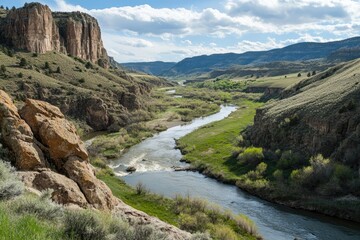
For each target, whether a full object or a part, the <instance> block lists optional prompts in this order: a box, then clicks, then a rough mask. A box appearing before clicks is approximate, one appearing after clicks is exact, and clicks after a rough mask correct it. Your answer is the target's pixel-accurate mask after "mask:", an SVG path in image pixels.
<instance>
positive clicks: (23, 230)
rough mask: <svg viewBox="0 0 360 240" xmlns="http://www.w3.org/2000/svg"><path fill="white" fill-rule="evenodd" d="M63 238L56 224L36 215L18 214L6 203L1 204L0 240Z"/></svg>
mask: <svg viewBox="0 0 360 240" xmlns="http://www.w3.org/2000/svg"><path fill="white" fill-rule="evenodd" d="M9 239H11V240H23V239H29V240H42V239H59V240H60V239H62V237H61V232H60V230H59V229H58V228H57V227H56V224H54V223H49V222H46V221H42V220H40V219H39V218H37V217H36V216H35V215H30V214H25V215H17V214H14V212H12V211H11V210H9V206H7V205H6V204H5V203H1V204H0V240H9Z"/></svg>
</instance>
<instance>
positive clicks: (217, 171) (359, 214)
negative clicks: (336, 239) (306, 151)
mask: <svg viewBox="0 0 360 240" xmlns="http://www.w3.org/2000/svg"><path fill="white" fill-rule="evenodd" d="M242 104H243V105H241V104H240V105H239V106H244V105H245V106H246V108H245V107H243V108H240V109H239V110H237V111H236V112H234V113H233V114H232V115H230V116H229V117H228V118H226V119H224V120H222V121H219V122H216V123H211V124H209V125H207V126H204V127H203V128H201V129H198V130H196V131H194V132H192V133H190V134H188V135H187V136H185V137H183V138H181V139H180V140H179V141H178V146H179V147H180V149H181V150H182V152H183V153H185V156H184V157H183V159H184V160H185V161H187V162H189V163H191V164H192V165H193V166H194V167H196V168H197V169H199V170H200V171H203V172H204V173H205V174H207V175H209V176H212V177H215V178H217V179H219V180H221V181H224V182H230V183H233V184H236V185H237V186H238V187H240V188H242V189H245V190H247V191H249V192H251V193H253V194H256V195H259V196H261V197H263V198H266V199H269V200H273V201H281V202H282V203H284V202H285V203H286V202H287V201H291V202H292V204H295V203H296V205H297V206H300V207H302V208H305V209H316V210H318V211H320V212H325V213H327V214H330V215H336V216H342V217H349V216H350V218H351V219H353V220H357V221H359V220H360V208H359V206H360V205H359V200H357V198H356V197H355V198H349V199H347V198H345V199H342V200H340V198H339V196H348V195H350V196H357V197H359V196H360V192H359V190H358V189H360V188H359V186H360V185H359V184H360V180H359V176H358V174H357V171H355V170H354V169H352V168H350V167H349V166H346V165H344V164H342V163H340V162H335V161H332V160H330V159H327V158H324V157H323V156H321V155H317V156H313V157H312V158H310V159H304V157H303V156H302V155H300V154H298V153H296V152H293V151H281V150H277V151H275V152H272V151H269V150H265V149H262V148H259V147H254V146H251V145H249V141H248V140H247V137H246V135H243V136H242V135H240V136H238V133H239V132H241V131H243V130H244V129H245V127H246V126H247V125H249V124H251V122H252V119H253V116H254V114H255V109H256V107H259V106H260V105H259V104H257V103H253V102H243V103H242ZM296 119H298V118H297V116H294V117H291V118H289V120H287V121H285V122H284V124H285V123H286V124H285V125H284V126H283V127H287V126H292V124H291V123H292V122H296V121H297V120H296ZM194 139H196V141H194ZM337 199H339V200H337Z"/></svg>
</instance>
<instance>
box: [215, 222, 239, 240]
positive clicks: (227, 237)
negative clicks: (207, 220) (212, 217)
mask: <svg viewBox="0 0 360 240" xmlns="http://www.w3.org/2000/svg"><path fill="white" fill-rule="evenodd" d="M212 235H213V236H214V238H215V239H221V240H237V239H238V237H237V235H236V233H235V232H234V230H232V229H231V228H230V227H229V226H226V225H216V226H215V227H214V228H213V234H212Z"/></svg>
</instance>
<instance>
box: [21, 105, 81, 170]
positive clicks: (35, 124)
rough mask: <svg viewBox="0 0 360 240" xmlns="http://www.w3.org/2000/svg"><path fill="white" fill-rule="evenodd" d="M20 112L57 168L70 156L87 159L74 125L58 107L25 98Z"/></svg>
mask: <svg viewBox="0 0 360 240" xmlns="http://www.w3.org/2000/svg"><path fill="white" fill-rule="evenodd" d="M20 114H21V116H22V118H23V119H24V120H25V121H26V122H27V123H28V124H29V126H30V127H31V129H32V131H33V133H34V134H35V136H37V137H38V139H39V140H40V142H41V143H42V144H43V145H44V146H45V147H47V148H48V151H49V156H50V158H51V159H52V161H53V163H54V164H55V165H56V167H57V168H58V169H59V170H61V169H62V167H63V165H64V164H65V162H66V161H67V159H68V158H69V157H70V156H76V157H79V158H80V159H81V160H84V161H87V160H88V153H87V152H86V149H85V145H84V143H83V142H82V141H81V139H80V137H79V136H78V135H77V133H76V128H75V126H74V125H73V124H72V123H70V122H69V121H67V120H66V119H65V117H64V115H63V114H62V113H61V111H60V110H59V108H57V107H55V106H53V105H51V104H49V103H47V102H43V101H38V100H32V99H27V100H26V104H25V106H24V107H23V108H22V109H21V110H20Z"/></svg>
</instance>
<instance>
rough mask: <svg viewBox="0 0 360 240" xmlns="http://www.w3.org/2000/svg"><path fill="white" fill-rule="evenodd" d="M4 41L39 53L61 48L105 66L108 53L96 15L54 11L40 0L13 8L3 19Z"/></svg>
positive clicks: (61, 50) (2, 32) (18, 47)
mask: <svg viewBox="0 0 360 240" xmlns="http://www.w3.org/2000/svg"><path fill="white" fill-rule="evenodd" d="M0 30H1V31H0V35H1V41H2V42H3V43H5V44H7V45H10V46H13V47H14V48H17V49H24V50H27V51H31V52H36V53H45V52H48V51H58V52H62V53H65V54H70V55H72V56H76V57H79V58H82V59H85V60H88V61H91V62H93V63H98V64H99V65H101V66H102V67H107V66H108V62H109V60H108V56H107V53H106V50H105V48H104V46H103V43H102V40H101V31H100V27H99V25H98V22H97V21H96V19H95V18H93V17H91V16H89V15H88V14H85V13H80V12H73V13H52V12H51V10H50V8H49V7H48V6H46V5H42V4H39V3H30V4H25V6H24V7H23V8H18V9H15V10H11V11H9V13H8V14H7V16H6V17H5V18H4V19H2V20H1V21H0Z"/></svg>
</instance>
